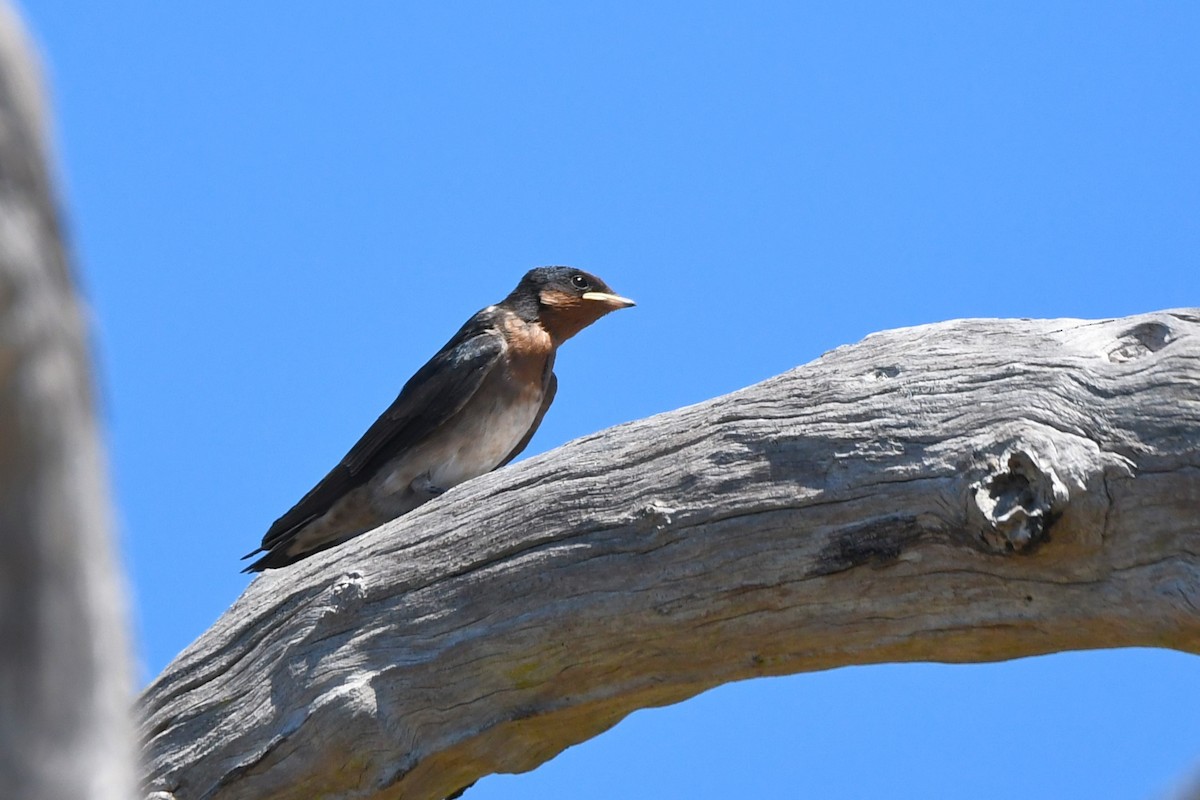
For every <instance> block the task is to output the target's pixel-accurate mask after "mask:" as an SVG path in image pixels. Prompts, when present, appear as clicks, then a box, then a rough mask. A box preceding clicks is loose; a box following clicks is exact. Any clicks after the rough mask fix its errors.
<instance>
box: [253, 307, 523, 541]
mask: <svg viewBox="0 0 1200 800" xmlns="http://www.w3.org/2000/svg"><path fill="white" fill-rule="evenodd" d="M487 323H488V317H487V315H486V312H480V313H479V314H476V315H475V317H473V318H472V319H471V321H470V322H468V323H467V324H466V325H464V326H463V328H462V329H461V330H460V331H459V332H458V333H457V334H455V336H454V338H453V339H451V340H450V341H449V342H448V343H447V344H446V346H445V347H443V348H442V349H441V350H440V351H438V353H437V355H435V356H434V357H433V358H431V359H430V360H429V362H428V363H427V364H425V366H423V367H421V369H419V370H417V374H415V375H413V376H412V378H410V379H409V381H408V383H406V384H404V388H403V389H401V390H400V394H399V395H398V396H397V397H396V400H395V402H393V403H392V404H391V406H389V407H388V410H387V411H385V412H384V413H383V415H382V416H380V417H379V419H377V420H375V423H374V424H373V425H372V426H371V427H370V428H368V429H367V432H366V433H364V434H363V436H362V438H361V439H359V440H358V443H357V444H355V445H354V447H352V448H350V452H349V453H347V454H346V456H345V458H343V459H342V461H341V463H339V464H338V465H337V466H336V467H334V468H333V469H332V470H331V471H330V472H329V474H328V475H326V476H325V477H324V478H323V479H321V482H320V483H318V484H317V485H316V486H314V487H313V488H312V490H311V491H309V493H308V494H306V495H304V497H303V498H301V500H300V502H298V503H296V505H294V506H292V508H291V509H290V510H289V511H288V512H287V513H286V514H284V515H283V516H282V517H280V518H279V519H277V520H275V523H274V524H273V525H272V526H271V528H270V530H268V531H267V533H266V535H264V536H263V540H262V546H261V547H260V548H259V549H258V550H256V551H254V552H255V553H257V552H261V551H264V550H271V549H272V548H274V547H275V546H276V545H278V544H280V543H282V542H284V541H285V540H287V539H288V538H289V537H290V536H291V535H292V534H294V533H295V532H296V531H298V530H299V529H301V528H303V527H304V526H305V525H307V524H308V523H309V522H311V521H312V520H314V519H316V518H317V517H319V516H321V515H322V514H324V513H325V512H326V511H328V510H329V509H330V508H331V507H332V506H333V504H334V503H336V502H337V501H338V499H339V498H340V497H342V496H343V495H345V494H346V492H349V491H350V490H351V489H354V488H356V487H358V486H360V485H362V484H363V483H364V482H366V481H367V479H369V478H370V476H371V475H372V474H373V473H374V469H375V468H376V467H378V466H379V465H380V464H382V463H383V462H385V461H387V460H389V459H391V458H394V457H395V456H396V455H397V454H399V453H401V452H403V451H404V450H405V449H407V448H409V447H412V446H413V445H414V444H416V443H418V442H420V441H422V440H423V439H424V438H425V437H427V436H428V435H429V434H430V433H432V432H433V431H434V430H436V429H437V428H438V426H440V425H442V424H443V423H444V422H445V421H446V420H448V419H449V418H450V417H452V416H454V415H455V414H457V413H458V412H459V411H460V410H461V409H462V407H463V406H464V405H466V403H467V401H468V400H470V399H471V397H472V396H474V394H475V392H476V391H477V390H478V389H479V386H480V384H482V383H483V379H484V378H485V377H486V376H487V374H488V373H489V372H490V371H491V369H492V367H494V366H495V365H496V363H497V362H498V361H499V357H500V355H501V354H502V353H503V352H504V348H505V343H504V338H503V337H502V336H501V335H500V333H498V332H497V331H496V330H494V329H492V328H491V326H490V325H488V324H487ZM251 555H254V553H250V554H248V555H247V556H246V557H247V558H248V557H249V556H251Z"/></svg>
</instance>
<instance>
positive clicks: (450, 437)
mask: <svg viewBox="0 0 1200 800" xmlns="http://www.w3.org/2000/svg"><path fill="white" fill-rule="evenodd" d="M633 305H635V304H634V302H633V301H632V300H630V299H628V298H626V297H621V296H620V295H618V294H615V293H614V292H613V290H612V289H611V288H610V287H609V286H608V284H606V283H605V282H604V281H602V280H601V279H600V278H598V277H596V276H595V275H592V274H590V273H588V272H585V271H583V270H580V269H574V268H572V267H565V266H554V267H538V268H536V269H532V270H530V271H529V272H527V273H525V276H524V277H522V278H521V281H520V282H519V283H518V284H517V287H516V288H515V289H513V291H512V292H511V293H509V295H508V296H507V297H505V298H504V299H503V300H501V301H500V302H499V303H496V304H495V305H490V306H488V307H487V308H484V309H482V310H480V311H479V312H478V313H476V314H475V315H474V316H472V317H471V318H470V319H469V320H467V322H466V324H464V325H463V326H462V327H461V328H460V329H459V330H458V333H456V334H454V336H453V337H452V338H451V339H450V341H448V342H447V343H446V344H445V346H444V347H442V349H441V350H439V351H438V352H437V354H436V355H434V356H433V358H431V359H429V361H428V362H427V363H426V364H425V365H424V366H423V367H421V368H420V369H419V370H417V372H416V373H415V374H414V375H413V376H412V377H411V378H410V379H409V380H408V382H407V383H406V384H404V387H403V388H402V389H401V390H400V394H399V395H397V397H396V399H395V401H393V402H392V404H391V406H389V407H388V409H387V410H386V411H384V412H383V414H382V415H381V416H380V417H379V419H377V420H376V421H375V423H374V424H372V425H371V427H370V428H368V429H367V432H366V433H364V434H363V435H362V438H360V439H359V440H358V442H357V443H356V444H355V445H354V446H353V447H352V448H350V452H348V453H347V454H346V455H345V457H344V458H342V460H341V461H340V462H339V463H338V465H337V466H335V467H334V468H333V469H332V470H330V472H329V474H328V475H326V476H325V477H324V478H322V479H321V481H320V482H319V483H318V484H317V485H316V486H314V487H313V488H312V489H311V490H310V491H309V492H308V493H307V494H306V495H304V497H302V498H301V499H300V502H298V503H296V504H295V505H294V506H292V508H291V509H289V510H288V511H287V513H285V514H284V515H283V516H281V517H280V518H279V519H277V520H275V523H274V524H273V525H271V527H270V528H269V529H268V530H267V532H266V534H265V535H264V536H263V538H262V543H261V545H260V546H259V547H258V548H257V549H255V550H253V551H252V552H250V553H247V554H246V555H245V556H243V557H242V558H243V560H245V559H248V558H252V557H254V556H256V555H258V554H259V553H265V555H263V556H261V557H260V558H258V560H256V561H254V562H253V563H251V564H250V566H248V567H246V568H245V569H244V570H242V571H243V572H261V571H263V570H267V569H274V568H278V567H284V566H287V565H289V564H293V563H295V562H297V561H299V560H301V559H303V558H307V557H308V556H311V555H312V554H314V553H317V552H319V551H321V550H325V549H327V548H330V547H333V546H335V545H338V544H340V543H342V542H344V541H346V540H347V539H351V538H353V537H355V536H358V535H359V534H362V533H365V532H367V531H368V530H371V529H373V528H376V527H378V526H380V525H382V524H383V523H385V522H388V521H389V520H392V519H395V518H397V517H399V516H401V515H403V514H406V513H408V512H409V511H412V510H413V509H414V508H416V507H417V506H420V505H422V504H423V503H426V502H428V501H429V500H432V499H433V498H435V497H437V496H438V495H440V494H442V493H443V492H445V491H446V490H448V489H450V488H451V487H453V486H456V485H458V484H460V483H462V482H464V481H468V480H470V479H471V478H475V477H478V476H479V475H483V474H485V473H487V472H491V471H492V470H494V469H497V468H499V467H502V466H504V465H505V464H507V463H508V462H510V461H512V460H513V459H514V458H516V457H517V456H518V455H519V454H520V453H521V451H523V450H524V449H525V447H526V446H527V445H528V444H529V440H530V439H532V438H533V434H534V433H535V432H536V431H537V429H538V426H539V425H541V423H542V418H543V417H544V416H545V415H546V409H548V408H549V407H550V404H551V403H552V402H553V401H554V395H555V392H556V391H557V389H558V379H557V378H556V377H555V375H554V359H555V355H556V353H557V351H558V348H559V346H560V345H562V343H563V342H565V341H567V340H568V339H570V338H571V337H572V336H574V335H575V334H577V333H579V332H580V331H581V330H583V329H584V328H586V327H587V326H589V325H591V324H592V323H593V322H595V321H596V320H598V319H600V318H601V317H603V316H604V315H606V314H608V313H610V312H612V311H616V310H617V309H621V308H628V307H630V306H633Z"/></svg>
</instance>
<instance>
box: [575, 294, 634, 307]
mask: <svg viewBox="0 0 1200 800" xmlns="http://www.w3.org/2000/svg"><path fill="white" fill-rule="evenodd" d="M583 299H584V300H595V301H596V302H597V303H603V304H604V305H606V306H608V307H609V308H613V309H617V308H629V307H630V306H636V305H637V303H635V302H633V301H632V300H630V299H629V298H628V297H621V295H619V294H609V293H608V292H584V293H583Z"/></svg>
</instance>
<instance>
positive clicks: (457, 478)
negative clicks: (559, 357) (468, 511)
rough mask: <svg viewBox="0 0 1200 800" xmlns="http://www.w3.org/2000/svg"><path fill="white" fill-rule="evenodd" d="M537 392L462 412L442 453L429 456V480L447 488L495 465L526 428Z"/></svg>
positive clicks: (537, 399) (537, 404)
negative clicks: (436, 455) (518, 399)
mask: <svg viewBox="0 0 1200 800" xmlns="http://www.w3.org/2000/svg"><path fill="white" fill-rule="evenodd" d="M540 394H541V393H540V392H539V393H538V395H539V396H537V397H529V398H523V402H515V403H512V402H510V403H495V404H493V405H492V406H491V407H490V408H486V409H472V411H474V412H476V413H470V414H464V415H463V421H462V422H461V423H460V424H459V425H456V426H455V428H456V429H455V431H454V433H453V435H452V436H450V437H448V440H449V442H448V444H447V445H444V446H443V449H442V453H441V456H442V457H441V458H434V459H431V461H432V465H431V469H430V470H429V480H430V482H431V483H432V484H433V485H434V486H437V487H439V488H442V489H449V488H450V487H451V486H455V485H457V484H460V483H462V482H463V481H468V480H470V479H471V478H475V477H477V476H479V475H483V474H484V473H486V472H490V471H492V470H493V469H495V468H496V467H497V465H499V464H500V462H501V461H503V460H504V459H505V458H507V457H508V454H509V453H511V452H512V451H513V448H515V447H516V446H517V445H518V444H519V443H520V442H521V440H522V439H523V438H525V434H526V433H528V432H529V428H530V426H532V425H533V420H534V418H536V417H537V412H538V409H539V408H540V407H541V404H542V398H541V397H540Z"/></svg>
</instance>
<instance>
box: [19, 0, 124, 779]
mask: <svg viewBox="0 0 1200 800" xmlns="http://www.w3.org/2000/svg"><path fill="white" fill-rule="evenodd" d="M37 66H38V65H37V63H36V61H35V59H34V57H33V54H32V53H31V52H30V49H29V47H28V45H27V43H26V40H25V32H24V30H23V28H22V25H21V22H20V19H19V18H18V16H17V13H16V11H15V10H14V9H13V8H12V6H11V4H10V3H9V2H6V1H5V0H0V795H3V796H4V797H13V798H22V800H58V798H73V800H117V798H127V797H129V796H130V792H131V791H133V789H134V786H135V785H136V777H135V770H134V768H133V761H134V759H133V753H134V741H133V730H132V728H133V726H132V724H131V720H130V718H129V703H130V699H131V696H132V692H131V689H132V681H131V680H130V678H131V675H130V669H129V655H128V651H127V640H126V637H125V624H124V619H125V604H124V597H123V592H122V589H123V588H124V587H123V585H122V584H121V580H120V577H119V571H118V567H117V562H116V559H115V557H114V554H113V551H112V543H111V537H110V519H109V505H108V493H107V488H108V487H107V481H106V475H105V469H104V459H103V455H102V453H101V448H100V439H99V435H98V432H97V430H96V420H95V417H94V412H93V408H92V387H91V379H92V376H91V369H90V366H89V363H88V351H87V341H86V340H87V331H86V326H85V325H84V318H83V314H82V313H81V312H80V308H79V303H78V301H77V299H76V296H75V290H74V286H73V281H72V276H71V271H70V267H69V263H68V257H67V252H66V248H65V247H64V246H63V242H62V236H61V231H60V228H59V221H58V213H57V207H56V202H55V197H54V191H53V186H52V181H51V175H50V171H49V169H48V167H47V163H46V161H47V159H46V153H45V132H44V124H45V122H44V109H43V106H42V91H41V81H40V75H39V74H38V69H37Z"/></svg>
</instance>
